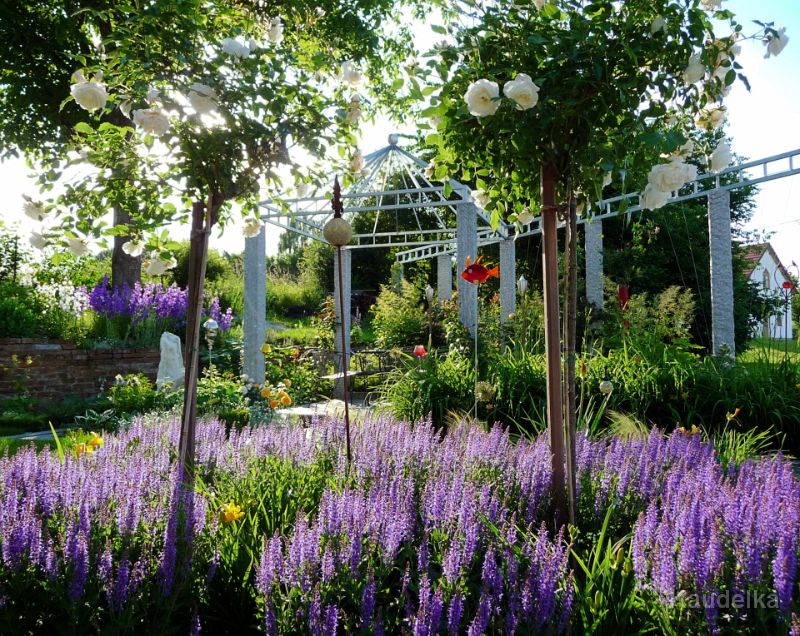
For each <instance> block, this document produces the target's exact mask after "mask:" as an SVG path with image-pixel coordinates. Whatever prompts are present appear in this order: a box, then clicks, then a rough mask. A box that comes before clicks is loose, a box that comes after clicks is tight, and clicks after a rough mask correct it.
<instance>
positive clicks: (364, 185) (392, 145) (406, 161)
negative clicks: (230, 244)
mask: <svg viewBox="0 0 800 636" xmlns="http://www.w3.org/2000/svg"><path fill="white" fill-rule="evenodd" d="M398 140H399V136H398V135H390V136H389V145H388V146H386V147H384V148H381V149H380V150H377V151H375V152H373V153H371V154H369V155H367V156H366V157H364V169H363V170H362V174H361V176H360V178H359V179H358V180H357V181H356V182H355V183H354V184H353V185H352V186H351V187H350V188H349V190H348V191H347V192H346V193H343V194H342V199H343V202H344V217H345V218H346V219H347V220H348V221H349V222H350V224H351V225H353V226H354V227H355V226H356V225H355V224H356V221H357V220H358V225H359V226H361V227H363V226H364V225H367V226H371V229H370V230H368V231H360V232H354V234H353V240H352V242H351V244H350V245H348V249H351V250H355V249H367V248H376V247H389V248H392V247H418V246H419V247H422V246H431V245H450V244H454V243H455V241H456V233H457V228H456V225H457V224H456V218H457V214H458V211H459V210H461V211H462V213H463V211H464V206H470V208H471V210H472V213H474V214H476V216H477V231H478V236H479V240H480V239H481V238H484V239H487V238H489V237H498V238H504V237H506V236H507V235H508V228H507V226H506V225H505V224H503V225H501V227H499V228H498V229H497V230H496V231H495V230H492V227H491V223H490V220H489V217H488V215H487V214H486V212H485V211H484V210H483V209H482V208H480V207H479V206H478V205H476V204H475V203H474V201H473V199H472V196H471V190H470V188H469V187H468V186H465V185H463V184H461V183H459V182H457V181H454V180H451V181H449V182H448V183H447V185H445V184H442V183H441V182H438V181H435V180H432V179H431V178H430V177H428V176H427V174H426V171H427V169H428V164H427V163H426V162H425V161H423V160H422V159H419V158H418V157H415V156H414V155H412V154H411V153H410V152H408V151H407V150H404V149H403V148H401V147H400V146H399V145H398ZM259 205H260V206H261V207H262V209H263V212H262V214H261V219H262V220H263V221H264V222H266V223H269V224H271V225H274V226H276V227H280V228H282V229H284V230H288V231H290V232H294V233H296V234H299V235H301V236H304V237H306V238H309V239H313V240H317V241H324V239H323V237H322V228H323V227H324V226H325V223H326V222H327V221H328V220H329V219H330V218H331V217H332V215H333V211H332V210H331V205H330V198H329V197H328V196H318V195H314V196H309V197H302V198H288V199H282V200H281V204H278V203H275V202H270V201H263V202H261V203H260V204H259ZM400 215H402V216H403V221H405V223H403V224H402V226H401V224H400V222H399V221H400ZM357 217H358V219H357ZM392 220H394V221H395V225H396V227H395V228H393V229H391V230H388V229H385V226H386V225H387V223H388V224H390V225H391V222H392ZM408 221H411V228H410V229H409V227H408V226H409V223H408Z"/></svg>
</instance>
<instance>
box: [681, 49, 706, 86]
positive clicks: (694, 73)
mask: <svg viewBox="0 0 800 636" xmlns="http://www.w3.org/2000/svg"><path fill="white" fill-rule="evenodd" d="M705 74H706V67H705V66H703V63H702V62H701V61H700V56H699V55H692V56H691V57H690V58H689V63H688V64H687V65H686V70H685V71H683V82H684V83H685V84H686V86H691V85H692V84H696V83H697V82H699V81H700V80H701V79H703V77H705Z"/></svg>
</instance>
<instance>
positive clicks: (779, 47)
mask: <svg viewBox="0 0 800 636" xmlns="http://www.w3.org/2000/svg"><path fill="white" fill-rule="evenodd" d="M788 43H789V36H788V35H786V27H781V28H780V29H778V31H777V35H772V34H771V33H770V34H768V35H767V37H766V38H764V44H765V45H766V47H767V52H766V53H765V54H764V57H765V58H768V57H769V56H770V55H771V56H772V57H775V56H776V55H779V54H780V52H781V51H783V49H784V48H785V47H786V45H787V44H788Z"/></svg>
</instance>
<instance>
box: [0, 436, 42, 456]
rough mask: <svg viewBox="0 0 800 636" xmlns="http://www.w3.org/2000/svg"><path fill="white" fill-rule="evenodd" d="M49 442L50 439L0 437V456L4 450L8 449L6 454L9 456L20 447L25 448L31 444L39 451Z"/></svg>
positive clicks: (3, 453)
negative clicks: (30, 439) (31, 439)
mask: <svg viewBox="0 0 800 636" xmlns="http://www.w3.org/2000/svg"><path fill="white" fill-rule="evenodd" d="M50 443H51V442H50V440H34V441H32V442H31V441H27V440H22V439H8V438H7V437H0V457H2V456H3V455H5V453H6V451H8V455H9V457H10V456H11V455H13V454H14V453H16V452H17V451H18V450H19V449H20V448H25V447H27V446H29V445H31V444H33V445H35V446H36V450H37V451H40V450H42V449H43V448H44V447H45V446H46V445H47V444H50Z"/></svg>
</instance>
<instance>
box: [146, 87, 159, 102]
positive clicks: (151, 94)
mask: <svg viewBox="0 0 800 636" xmlns="http://www.w3.org/2000/svg"><path fill="white" fill-rule="evenodd" d="M159 95H161V91H160V90H158V89H157V88H151V89H150V90H149V91H147V97H146V98H145V99H147V102H148V103H150V104H152V103H153V102H154V101H156V100H157V99H158V96H159Z"/></svg>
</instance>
